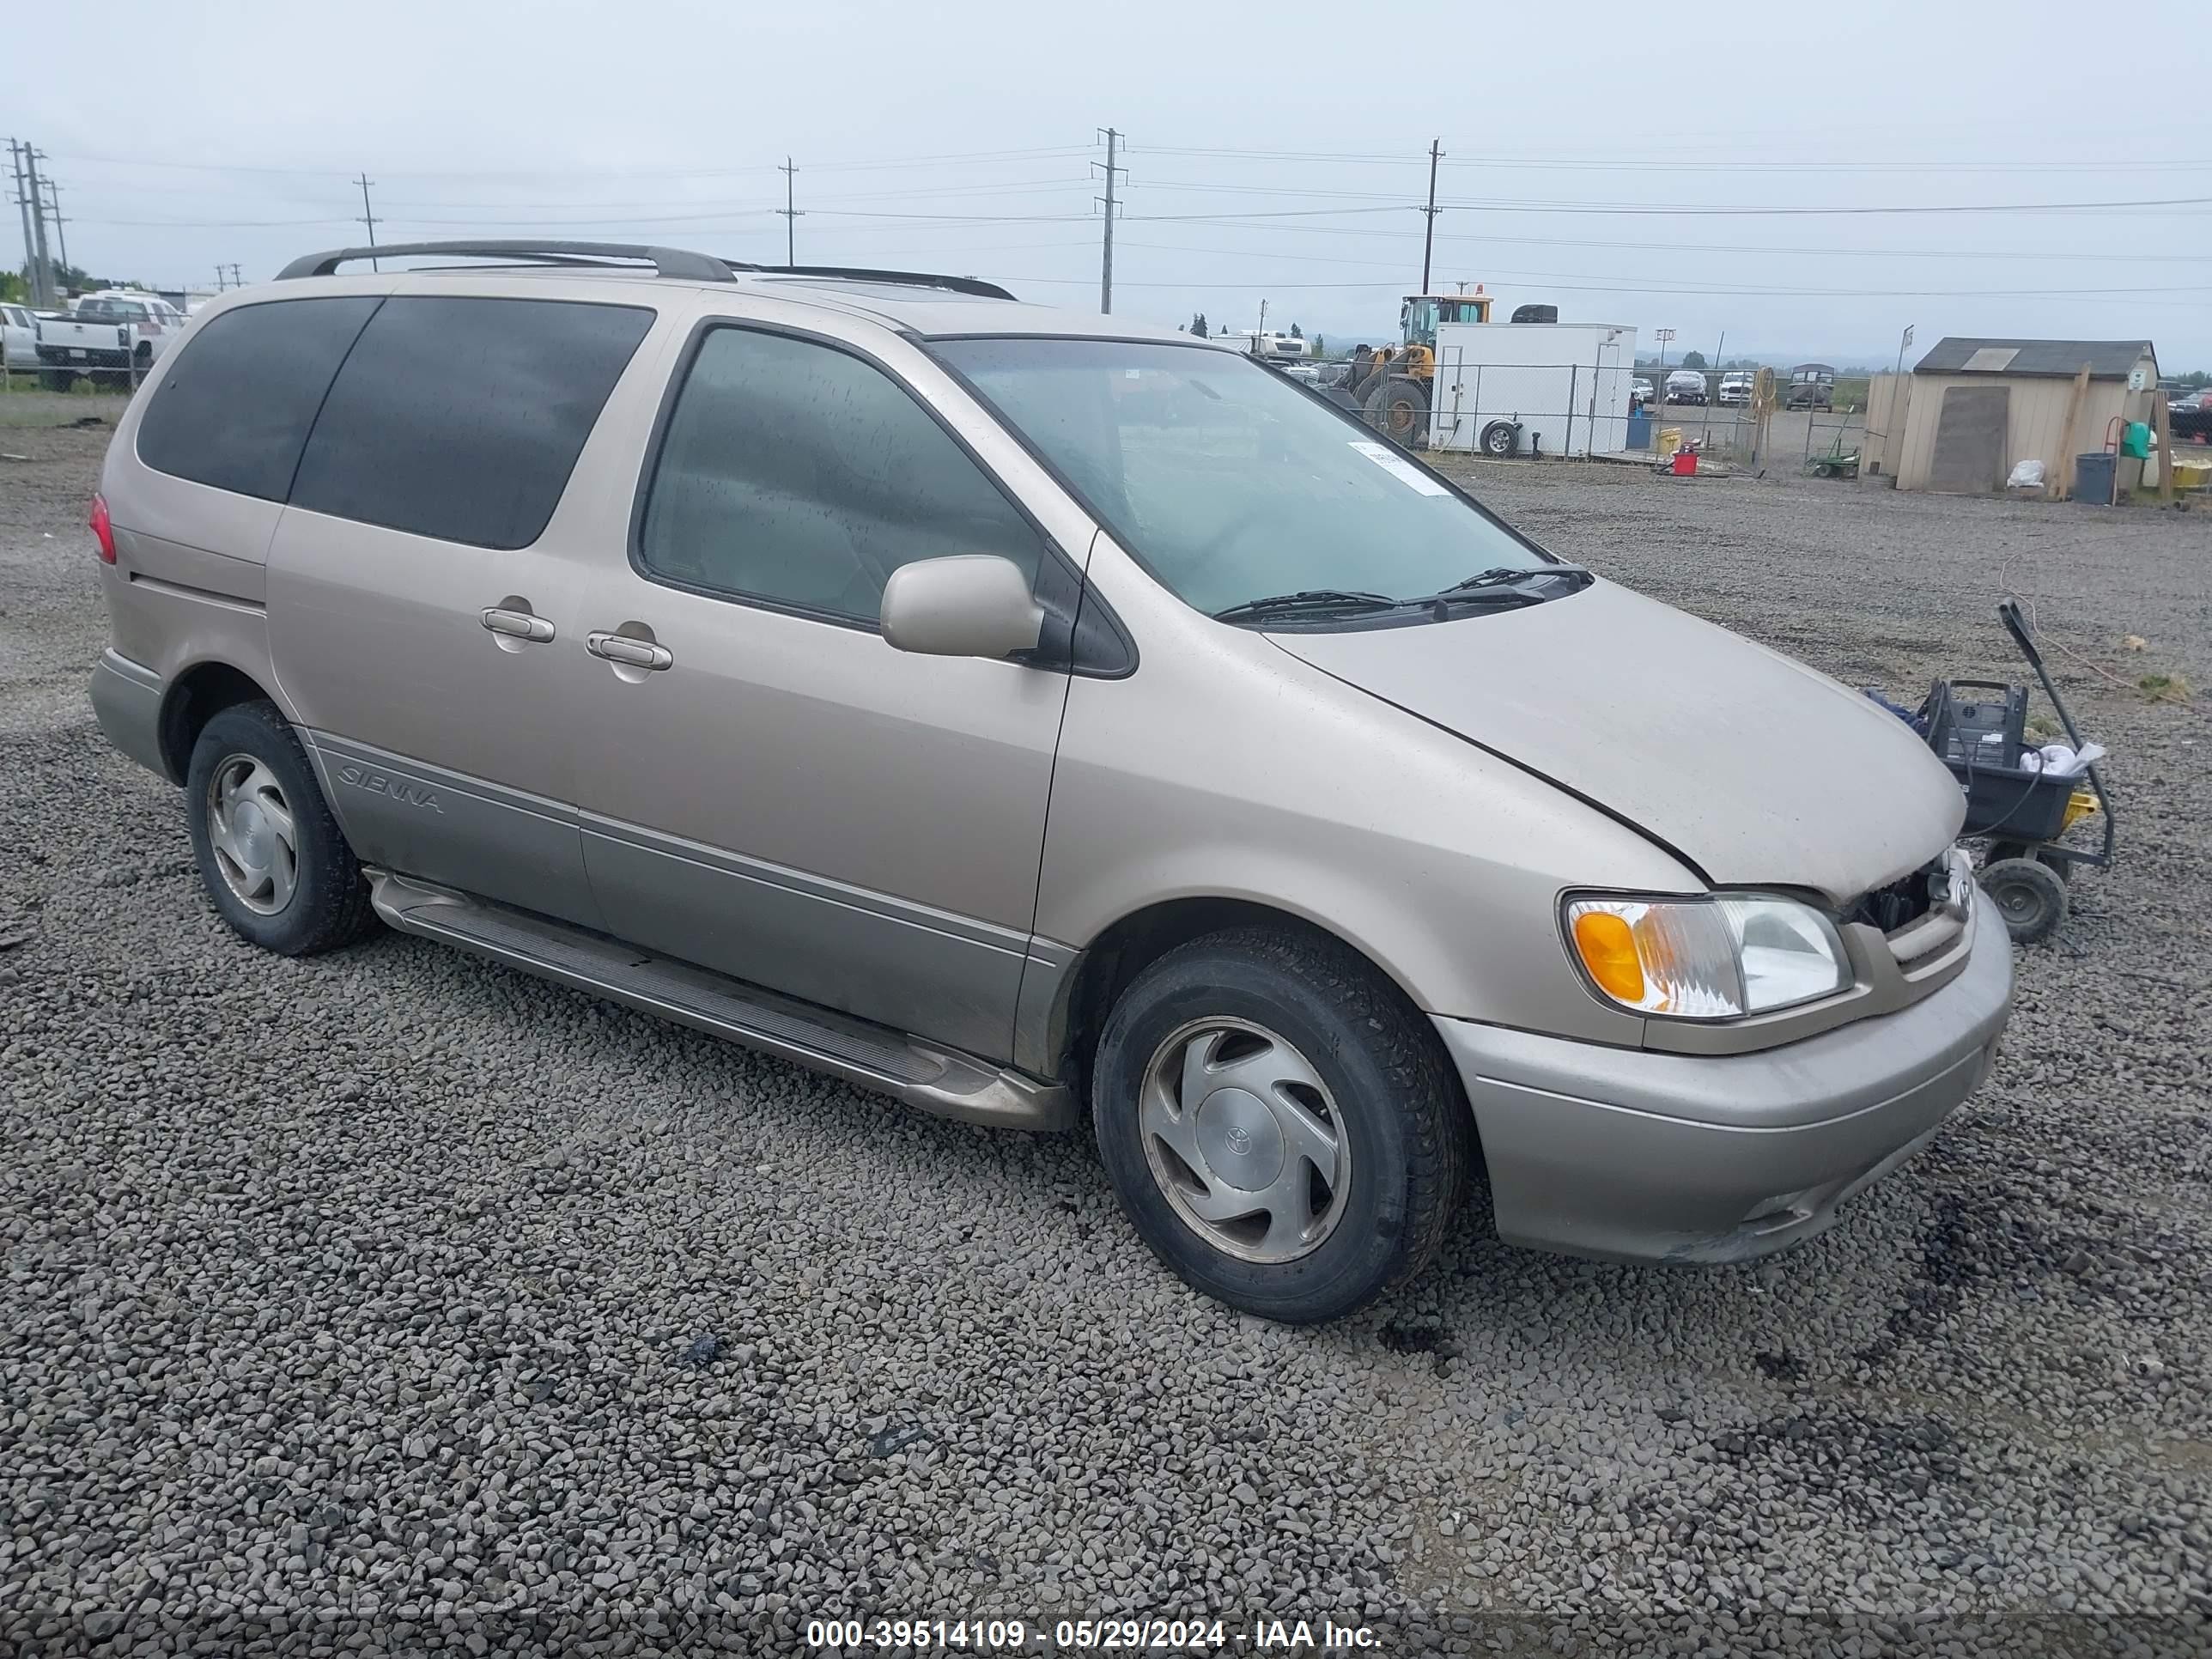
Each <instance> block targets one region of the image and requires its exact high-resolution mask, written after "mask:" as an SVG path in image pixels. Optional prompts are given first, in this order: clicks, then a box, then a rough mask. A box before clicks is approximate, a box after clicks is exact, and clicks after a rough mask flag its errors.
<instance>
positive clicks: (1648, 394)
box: [1628, 375, 1659, 409]
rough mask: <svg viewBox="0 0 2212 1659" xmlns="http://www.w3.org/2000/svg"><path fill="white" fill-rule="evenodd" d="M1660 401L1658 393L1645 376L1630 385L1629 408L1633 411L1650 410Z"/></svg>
mask: <svg viewBox="0 0 2212 1659" xmlns="http://www.w3.org/2000/svg"><path fill="white" fill-rule="evenodd" d="M1658 401H1659V393H1658V391H1657V390H1656V388H1655V387H1654V386H1652V384H1651V382H1650V381H1649V380H1645V379H1644V377H1643V376H1641V375H1638V377H1637V378H1636V379H1635V380H1631V381H1630V382H1629V383H1628V406H1629V407H1630V408H1631V409H1649V408H1650V407H1651V405H1652V404H1656V403H1657V402H1658Z"/></svg>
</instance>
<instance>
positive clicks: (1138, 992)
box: [1091, 927, 1472, 1324]
mask: <svg viewBox="0 0 2212 1659" xmlns="http://www.w3.org/2000/svg"><path fill="white" fill-rule="evenodd" d="M1091 1111H1092V1116H1093V1119H1094V1121H1095V1125H1096V1128H1097V1136H1098V1146H1099V1152H1100V1154H1101V1156H1102V1158H1103V1160H1104V1162H1105V1164H1106V1169H1107V1173H1108V1174H1109V1176H1110V1177H1111V1178H1112V1180H1113V1182H1114V1187H1115V1193H1116V1194H1117V1195H1118V1196H1119V1197H1120V1199H1121V1207H1122V1209H1123V1211H1124V1212H1126V1213H1127V1215H1128V1217H1129V1218H1130V1221H1131V1222H1132V1223H1133V1225H1135V1227H1136V1229H1137V1231H1139V1233H1140V1234H1141V1235H1142V1236H1143V1237H1144V1239H1145V1241H1146V1243H1148V1244H1150V1245H1151V1246H1152V1249H1153V1251H1154V1252H1155V1253H1156V1254H1157V1255H1158V1256H1159V1257H1160V1259H1161V1260H1162V1261H1164V1262H1165V1263H1166V1264H1167V1265H1168V1266H1169V1267H1171V1268H1173V1269H1174V1270H1175V1272H1176V1273H1178V1274H1180V1275H1181V1276H1182V1279H1184V1280H1185V1281H1186V1282H1187V1283H1188V1284H1189V1285H1192V1286H1194V1288H1195V1289H1198V1290H1200V1291H1204V1292H1205V1293H1206V1294H1207V1295H1208V1296H1211V1297H1215V1298H1216V1299H1217V1300H1219V1301H1222V1302H1225V1303H1227V1304H1229V1305H1230V1306H1231V1307H1235V1308H1240V1309H1243V1310H1245V1311H1246V1312H1249V1313H1254V1314H1258V1315H1260V1316H1263V1317H1265V1318H1268V1319H1277V1320H1282V1321H1285V1322H1289V1323H1293V1324H1304V1323H1309V1322H1316V1321H1320V1320H1326V1319H1334V1318H1336V1317H1337V1316H1340V1315H1342V1314H1346V1313H1349V1312H1351V1311H1352V1310H1354V1309H1356V1308H1358V1307H1360V1306H1362V1305H1363V1304H1365V1303H1367V1302H1369V1301H1370V1300H1372V1299H1373V1298H1374V1297H1376V1296H1378V1295H1381V1294H1382V1293H1383V1292H1384V1291H1388V1290H1389V1289H1391V1288H1393V1287H1394V1286H1395V1285H1400V1284H1402V1283H1404V1282H1405V1281H1406V1280H1407V1279H1410V1278H1412V1277H1413V1275H1414V1274H1415V1273H1418V1272H1419V1271H1420V1269H1421V1268H1422V1267H1424V1266H1425V1264H1426V1263H1427V1262H1428V1261H1430V1259H1431V1257H1433V1256H1434V1255H1435V1254H1436V1251H1437V1247H1438V1245H1439V1244H1440V1243H1442V1241H1443V1232H1444V1228H1445V1226H1446V1225H1447V1224H1448V1223H1449V1219H1450V1218H1451V1215H1452V1212H1453V1211H1454V1210H1455V1209H1456V1207H1457V1206H1458V1204H1459V1201H1460V1198H1461V1195H1462V1190H1463V1188H1464V1184H1465V1179H1466V1174H1467V1166H1468V1150H1469V1144H1470V1142H1471V1139H1472V1127H1471V1124H1470V1121H1469V1118H1468V1109H1467V1106H1466V1104H1465V1103H1464V1102H1463V1101H1462V1099H1461V1098H1460V1096H1459V1091H1457V1089H1455V1087H1454V1086H1453V1084H1452V1079H1451V1076H1450V1073H1449V1066H1448V1065H1447V1062H1446V1060H1445V1059H1444V1056H1443V1052H1442V1049H1441V1048H1440V1046H1439V1045H1438V1043H1437V1038H1436V1034H1435V1033H1434V1032H1433V1031H1431V1030H1429V1029H1428V1027H1427V1025H1426V1024H1425V1023H1424V1022H1423V1021H1422V1020H1421V1018H1420V1017H1419V1015H1418V1014H1417V1013H1415V1012H1413V1009H1412V1008H1411V1007H1410V1006H1407V1003H1406V1002H1405V1000H1404V999H1403V997H1401V995H1400V994H1398V992H1397V990H1396V987H1394V986H1392V985H1390V984H1389V982H1388V981H1385V980H1383V978H1382V977H1381V976H1380V975H1377V974H1376V972H1375V970H1374V969H1372V968H1371V967H1370V966H1369V964H1368V963H1366V962H1365V961H1364V959H1362V958H1361V957H1358V956H1357V955H1356V954H1355V953H1353V952H1352V951H1350V950H1349V949H1347V948H1346V946H1344V945H1341V944H1340V943H1338V942H1337V941H1335V940H1334V939H1327V938H1325V937H1322V936H1319V935H1313V934H1306V933H1294V932H1291V931H1289V930H1277V929H1273V928H1256V927H1255V928H1237V929H1231V930H1229V931H1226V932H1224V933H1215V934H1212V935H1209V936H1207V937H1206V938H1204V939H1197V940H1194V941H1193V942H1192V943H1190V944H1188V945H1182V946H1180V947H1179V948H1177V949H1176V950H1174V951H1170V952H1169V953H1168V954H1167V955H1165V956H1164V957H1161V958H1160V959H1159V960H1158V962H1156V963H1152V966H1150V967H1149V968H1147V969H1145V971H1144V972H1143V973H1141V974H1139V975H1138V976H1137V978H1136V980H1135V981H1133V983H1132V984H1131V985H1130V987H1129V988H1128V989H1127V991H1126V992H1125V993H1123V994H1122V996H1121V1000H1120V1001H1119V1002H1118V1003H1117V1004H1116V1005H1115V1009H1114V1012H1113V1014H1112V1016H1111V1017H1110V1018H1109V1020H1108V1021H1107V1024H1106V1029H1105V1031H1104V1032H1103V1035H1102V1036H1101V1037H1100V1039H1099V1044H1098V1052H1097V1059H1096V1061H1095V1064H1094V1066H1093V1068H1092V1077H1091Z"/></svg>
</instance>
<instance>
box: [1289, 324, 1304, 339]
mask: <svg viewBox="0 0 2212 1659" xmlns="http://www.w3.org/2000/svg"><path fill="white" fill-rule="evenodd" d="M1291 338H1292V339H1293V340H1303V339H1304V338H1305V333H1304V331H1303V330H1301V329H1300V328H1299V327H1298V325H1297V324H1296V323H1292V324H1291Z"/></svg>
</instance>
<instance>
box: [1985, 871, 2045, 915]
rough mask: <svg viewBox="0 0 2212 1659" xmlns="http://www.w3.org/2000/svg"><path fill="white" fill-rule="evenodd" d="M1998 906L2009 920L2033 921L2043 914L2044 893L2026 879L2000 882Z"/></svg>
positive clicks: (1997, 894) (1997, 896)
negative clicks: (2030, 884) (2034, 887)
mask: <svg viewBox="0 0 2212 1659" xmlns="http://www.w3.org/2000/svg"><path fill="white" fill-rule="evenodd" d="M1996 901H1997V908H1998V910H1999V911H2000V912H2002V915H2003V916H2004V919H2005V920H2006V921H2009V922H2021V921H2033V920H2034V919H2035V918H2036V917H2037V916H2039V915H2042V914H2043V895H2042V894H2040V893H2039V892H2037V891H2036V890H2035V889H2033V887H2031V886H2029V885H2028V884H2027V883H2026V882H2024V881H2007V882H2000V883H1999V884H1997V891H1996Z"/></svg>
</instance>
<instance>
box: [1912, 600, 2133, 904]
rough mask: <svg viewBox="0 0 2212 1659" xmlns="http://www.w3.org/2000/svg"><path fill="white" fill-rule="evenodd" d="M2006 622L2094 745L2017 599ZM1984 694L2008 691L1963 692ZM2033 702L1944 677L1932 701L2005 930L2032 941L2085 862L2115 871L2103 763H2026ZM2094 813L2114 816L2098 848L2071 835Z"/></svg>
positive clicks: (1933, 737) (2006, 611) (1929, 714)
mask: <svg viewBox="0 0 2212 1659" xmlns="http://www.w3.org/2000/svg"><path fill="white" fill-rule="evenodd" d="M1997 620H1998V621H2000V622H2002V623H2003V624H2004V625H2005V629H2006V631H2007V632H2008V633H2009V634H2010V635H2012V636H2013V639H2014V641H2015V643H2017V644H2018V645H2019V647H2020V650H2021V655H2022V656H2024V657H2026V658H2027V665H2028V666H2029V667H2030V668H2033V670H2034V671H2035V678H2036V679H2037V680H2038V681H2039V682H2040V683H2041V684H2042V686H2043V695H2044V696H2046V697H2048V698H2050V699H2051V708H2054V709H2055V710H2057V714H2058V720H2059V724H2060V725H2062V726H2064V727H2065V728H2066V736H2067V738H2068V739H2069V741H2070V742H2071V743H2072V744H2073V745H2074V748H2075V751H2076V752H2077V753H2078V752H2079V751H2080V750H2081V749H2083V748H2084V747H2086V745H2085V744H2083V742H2082V739H2081V732H2080V731H2078V730H2077V729H2076V728H2075V725H2074V716H2073V714H2071V713H2070V712H2069V710H2068V708H2067V707H2066V702H2065V700H2064V699H2063V698H2062V697H2061V696H2059V695H2058V688H2057V686H2055V685H2053V684H2051V674H2050V671H2048V670H2047V669H2045V667H2044V665H2043V654H2042V653H2040V652H2039V651H2038V650H2037V649H2036V648H2035V641H2034V640H2033V637H2031V636H2030V635H2029V633H2028V630H2027V623H2026V622H2025V621H2023V620H2022V618H2021V613H2020V606H2019V605H2017V604H2016V603H2015V602H2014V601H2013V600H2011V599H2005V600H2003V601H2002V602H2000V603H1999V605H1997ZM1980 691H1989V692H1995V693H1997V694H1999V695H1998V696H1994V697H1979V698H1972V699H1970V698H1968V697H1966V696H1961V693H1965V692H1980ZM1922 713H1923V715H1924V716H1925V718H1926V721H1927V733H1928V742H1929V745H1930V746H1931V747H1932V748H1933V749H1934V750H1936V756H1937V757H1938V758H1939V759H1941V760H1942V762H1943V763H1944V764H1945V765H1946V766H1948V767H1949V768H1950V769H1951V772H1952V775H1954V777H1956V778H1957V779H1958V780H1959V782H1960V786H1961V787H1963V788H1964V789H1965V790H1966V824H1965V826H1964V828H1962V829H1960V835H1961V836H1964V837H1967V838H1970V839H1975V840H1980V841H1983V842H1986V843H1987V848H1988V850H1987V852H1986V853H1985V854H1984V858H1983V861H1982V867H1981V871H1980V875H1979V880H1980V883H1981V887H1982V890H1983V891H1984V893H1986V894H1988V895H1989V896H1990V901H1991V902H1993V903H1995V904H1996V907H1997V914H1998V915H2001V916H2002V917H2003V918H2004V924H2005V930H2006V931H2007V932H2008V933H2010V934H2011V935H2012V936H2013V938H2014V939H2017V940H2019V941H2021V943H2023V944H2025V943H2027V942H2029V941H2031V940H2034V939H2043V938H2045V937H2047V936H2048V935H2049V934H2050V933H2051V931H2052V930H2053V929H2054V928H2056V927H2057V926H2058V924H2059V923H2060V922H2062V921H2064V920H2065V919H2066V888H2067V884H2068V882H2069V880H2070V879H2071V878H2072V876H2073V872H2074V869H2075V866H2077V865H2084V864H2087V865H2090V866H2094V867H2095V868H2097V869H2100V870H2103V869H2108V868H2110V867H2111V866H2112V843H2113V824H2112V797H2111V796H2110V795H2109V794H2108V793H2106V789H2105V781H2104V779H2103V778H2102V777H2101V776H2100V775H2099V773H2098V770H2097V768H2096V766H2095V765H2094V763H2092V764H2090V765H2089V766H2087V767H2085V768H2084V769H2082V770H2081V771H2080V772H2077V773H2073V774H2069V775H2064V776H2053V775H2051V774H2049V773H2047V772H2032V771H2028V770H2027V769H2023V768H2022V767H2021V764H2020V757H2021V750H2022V749H2024V748H2026V747H2027V739H2026V735H2025V732H2024V730H2023V726H2024V722H2025V718H2026V714H2027V689H2026V688H2025V687H2023V686H2008V685H2002V684H1995V683H1992V682H1990V681H1984V680H1938V681H1936V684H1935V685H1934V686H1932V687H1931V688H1930V689H1929V693H1928V701H1927V702H1926V703H1925V704H1923V708H1922ZM2092 813H2094V814H2096V815H2098V816H2099V817H2101V818H2102V819H2103V820H2104V841H2103V844H2102V845H2101V846H2100V848H2098V849H2097V850H2096V851H2094V852H2089V851H2086V850H2084V849H2083V848H2078V847H2069V846H2068V845H2066V844H2065V843H2064V842H2063V840H2062V839H2061V837H2063V836H2064V835H2065V834H2066V832H2067V831H2068V830H2069V829H2072V828H2073V827H2074V825H2075V823H2076V822H2077V821H2078V820H2080V819H2081V818H2083V817H2088V816H2089V815H2090V814H2092Z"/></svg>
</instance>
